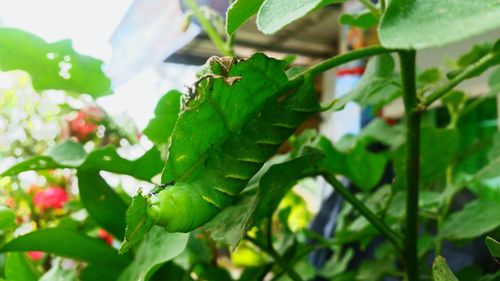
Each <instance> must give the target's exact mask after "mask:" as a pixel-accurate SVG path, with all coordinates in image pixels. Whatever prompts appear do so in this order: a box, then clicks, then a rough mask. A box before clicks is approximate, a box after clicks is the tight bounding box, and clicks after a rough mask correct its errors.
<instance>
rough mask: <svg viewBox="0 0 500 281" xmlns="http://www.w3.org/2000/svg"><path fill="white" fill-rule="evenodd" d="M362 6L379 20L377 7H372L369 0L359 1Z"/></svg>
mask: <svg viewBox="0 0 500 281" xmlns="http://www.w3.org/2000/svg"><path fill="white" fill-rule="evenodd" d="M359 2H361V4H363V6H365V7H366V8H367V9H368V10H370V12H371V13H372V14H373V15H374V16H375V17H376V18H377V19H380V11H379V10H378V9H377V6H375V5H373V3H372V1H371V0H359Z"/></svg>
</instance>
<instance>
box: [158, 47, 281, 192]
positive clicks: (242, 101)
mask: <svg viewBox="0 0 500 281" xmlns="http://www.w3.org/2000/svg"><path fill="white" fill-rule="evenodd" d="M285 66H286V64H285V62H283V61H278V60H274V59H269V58H267V57H266V56H264V55H263V54H255V55H253V56H252V57H251V58H249V59H248V60H246V61H241V62H239V63H237V64H234V65H232V67H231V68H230V70H229V71H230V73H229V74H228V76H229V77H243V78H242V79H241V80H239V81H237V82H236V83H234V84H233V85H231V86H229V85H227V84H226V82H225V81H224V80H223V79H215V80H214V81H207V84H208V83H213V86H212V92H209V93H201V91H205V89H204V88H205V87H203V88H202V89H200V90H199V91H200V93H197V94H198V95H200V97H199V99H200V102H199V104H197V103H196V102H197V101H198V100H197V99H196V100H193V101H191V102H190V108H188V109H187V110H183V111H182V112H181V114H180V116H179V119H178V120H177V123H176V125H175V129H174V132H173V134H172V140H171V142H172V143H171V145H170V147H169V157H168V161H167V165H166V167H165V170H164V172H163V176H162V182H167V181H169V180H172V179H176V180H178V181H181V180H183V179H185V178H187V177H188V176H189V174H192V173H193V170H194V169H195V167H196V166H200V164H202V163H203V160H204V158H205V157H206V156H205V154H207V152H208V151H210V150H211V149H213V148H212V147H213V146H214V145H215V144H219V143H221V142H222V141H224V140H225V139H227V138H228V135H229V134H230V133H232V132H235V131H237V130H238V129H240V128H241V126H242V125H243V124H244V123H245V122H248V120H249V119H250V118H253V117H254V115H255V114H256V113H257V112H259V111H260V110H262V108H263V107H264V106H265V105H266V103H267V102H268V100H269V99H270V98H272V97H277V96H278V95H280V93H281V91H283V90H284V89H285V87H286V86H287V84H288V78H287V77H286V75H285V73H284V68H285ZM221 67H223V66H221V65H219V64H218V62H212V61H209V62H208V68H212V69H213V70H214V71H217V69H218V68H221ZM204 71H205V72H206V71H207V70H202V72H204ZM208 71H210V70H208ZM207 86H208V85H207ZM207 88H208V87H207ZM201 95H203V96H201ZM202 99H205V100H206V102H203V101H205V100H202ZM194 109H195V110H194ZM200 124H205V126H204V127H203V128H200V127H199V126H200ZM208 125H209V126H208Z"/></svg>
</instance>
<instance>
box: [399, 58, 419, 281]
mask: <svg viewBox="0 0 500 281" xmlns="http://www.w3.org/2000/svg"><path fill="white" fill-rule="evenodd" d="M415 56H416V55H415V51H401V52H399V61H400V64H401V85H402V88H403V103H404V108H405V117H406V118H405V119H406V161H405V164H406V165H405V167H406V171H405V175H406V190H407V192H406V227H405V238H404V261H405V265H406V274H407V276H408V280H409V281H418V280H420V276H419V273H418V256H417V241H418V240H417V239H418V189H419V177H420V115H421V113H420V112H419V111H418V110H417V105H418V99H417V91H416V83H415Z"/></svg>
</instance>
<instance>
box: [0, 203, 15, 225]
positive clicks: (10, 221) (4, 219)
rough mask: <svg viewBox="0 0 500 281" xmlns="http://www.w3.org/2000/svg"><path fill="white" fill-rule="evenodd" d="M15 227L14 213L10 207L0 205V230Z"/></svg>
mask: <svg viewBox="0 0 500 281" xmlns="http://www.w3.org/2000/svg"><path fill="white" fill-rule="evenodd" d="M14 227H16V213H14V210H12V209H11V208H8V207H5V206H2V205H0V231H5V230H9V229H12V228H14Z"/></svg>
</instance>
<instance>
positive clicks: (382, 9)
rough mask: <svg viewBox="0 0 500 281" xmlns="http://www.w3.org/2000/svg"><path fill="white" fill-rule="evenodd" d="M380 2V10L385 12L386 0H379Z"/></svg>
mask: <svg viewBox="0 0 500 281" xmlns="http://www.w3.org/2000/svg"><path fill="white" fill-rule="evenodd" d="M379 2H380V12H381V13H382V14H383V13H384V12H385V0H379Z"/></svg>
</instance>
